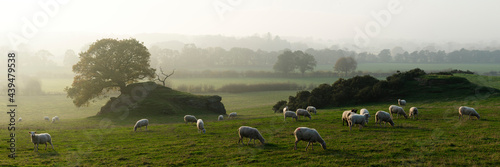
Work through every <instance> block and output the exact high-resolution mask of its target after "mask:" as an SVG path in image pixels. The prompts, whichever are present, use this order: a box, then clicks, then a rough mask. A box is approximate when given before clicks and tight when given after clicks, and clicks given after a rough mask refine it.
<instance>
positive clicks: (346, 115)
mask: <svg viewBox="0 0 500 167" xmlns="http://www.w3.org/2000/svg"><path fill="white" fill-rule="evenodd" d="M356 111H357V110H356V109H352V110H346V111H344V113H342V126H344V122H345V123H347V126H349V123H348V122H347V118H349V115H351V114H352V113H356Z"/></svg>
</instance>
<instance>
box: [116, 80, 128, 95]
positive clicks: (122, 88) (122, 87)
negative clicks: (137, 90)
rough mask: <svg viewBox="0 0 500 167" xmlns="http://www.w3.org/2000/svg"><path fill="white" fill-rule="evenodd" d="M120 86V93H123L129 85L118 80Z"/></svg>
mask: <svg viewBox="0 0 500 167" xmlns="http://www.w3.org/2000/svg"><path fill="white" fill-rule="evenodd" d="M118 86H119V87H120V93H121V94H125V92H124V91H125V88H126V87H127V85H126V84H125V82H118Z"/></svg>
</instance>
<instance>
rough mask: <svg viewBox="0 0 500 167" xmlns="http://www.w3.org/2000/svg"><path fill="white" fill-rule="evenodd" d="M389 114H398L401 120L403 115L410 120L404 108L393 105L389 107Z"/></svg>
mask: <svg viewBox="0 0 500 167" xmlns="http://www.w3.org/2000/svg"><path fill="white" fill-rule="evenodd" d="M389 112H391V116H392V114H397V116H398V118H399V115H403V116H405V118H406V119H408V115H406V113H405V110H403V108H402V107H399V106H395V105H391V106H389Z"/></svg>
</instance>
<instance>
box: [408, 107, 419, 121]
mask: <svg viewBox="0 0 500 167" xmlns="http://www.w3.org/2000/svg"><path fill="white" fill-rule="evenodd" d="M409 116H410V118H411V119H413V118H415V117H417V119H418V109H417V107H411V108H410V114H409Z"/></svg>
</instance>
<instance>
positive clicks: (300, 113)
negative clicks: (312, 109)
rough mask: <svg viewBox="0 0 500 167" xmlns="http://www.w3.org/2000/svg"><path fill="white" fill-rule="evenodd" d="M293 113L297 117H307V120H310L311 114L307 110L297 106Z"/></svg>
mask: <svg viewBox="0 0 500 167" xmlns="http://www.w3.org/2000/svg"><path fill="white" fill-rule="evenodd" d="M295 113H296V114H297V117H298V116H304V117H309V120H311V114H310V113H309V112H308V111H307V110H304V109H302V108H299V109H297V111H295Z"/></svg>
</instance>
